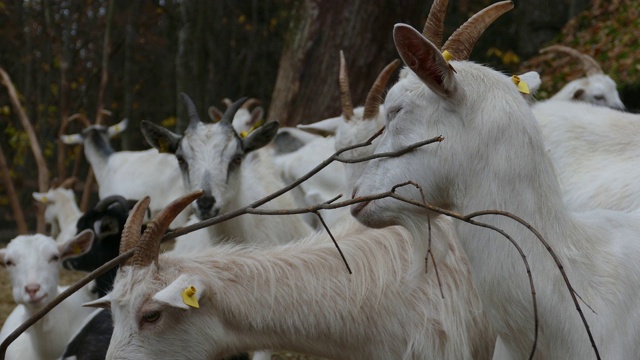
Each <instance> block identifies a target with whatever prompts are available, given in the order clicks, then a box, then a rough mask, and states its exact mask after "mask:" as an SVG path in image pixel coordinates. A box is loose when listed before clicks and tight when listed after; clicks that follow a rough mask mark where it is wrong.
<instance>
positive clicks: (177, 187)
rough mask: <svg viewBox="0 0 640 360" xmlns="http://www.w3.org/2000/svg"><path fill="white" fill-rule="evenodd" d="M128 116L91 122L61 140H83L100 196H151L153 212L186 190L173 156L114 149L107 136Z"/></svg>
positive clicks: (121, 127)
mask: <svg viewBox="0 0 640 360" xmlns="http://www.w3.org/2000/svg"><path fill="white" fill-rule="evenodd" d="M127 124H128V120H127V119H124V120H122V121H121V122H120V123H118V124H116V125H112V126H109V127H105V126H102V125H92V126H89V127H88V128H86V129H84V130H83V131H82V132H81V133H79V134H73V135H63V136H62V137H61V139H62V141H63V142H64V143H65V144H84V153H85V156H86V158H87V160H88V161H89V163H90V164H91V167H92V168H93V171H94V172H95V175H96V181H97V182H98V186H99V192H98V195H99V196H100V199H104V198H106V197H107V196H110V195H120V196H122V197H124V198H127V199H141V198H142V197H144V196H151V197H152V198H153V203H152V204H151V207H150V209H151V214H152V215H153V214H155V213H157V212H158V211H159V210H160V209H162V208H163V207H164V206H166V205H167V204H168V203H169V202H171V199H175V198H176V197H178V196H180V195H182V194H184V193H186V190H185V188H184V186H183V185H182V182H181V181H180V171H179V170H178V163H177V161H176V159H175V157H173V156H171V155H169V154H160V153H158V151H157V150H156V149H149V150H144V151H118V152H115V151H114V149H113V147H111V144H110V143H109V139H110V138H111V137H113V136H115V135H116V134H119V133H121V132H122V131H124V130H125V129H126V128H127ZM188 216H189V212H188V211H186V212H185V213H184V214H181V215H180V216H179V217H178V218H177V219H176V222H175V223H174V225H173V226H174V227H176V226H181V225H182V224H184V223H185V222H186V221H187V217H188Z"/></svg>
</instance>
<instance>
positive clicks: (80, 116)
mask: <svg viewBox="0 0 640 360" xmlns="http://www.w3.org/2000/svg"><path fill="white" fill-rule="evenodd" d="M76 120H77V121H80V123H82V127H83V128H88V127H89V126H91V122H90V121H89V119H87V116H86V115H84V114H80V113H76V114H73V115H71V116H69V117H68V118H67V121H66V124H65V125H67V124H69V123H71V122H72V121H76ZM65 129H66V126H65Z"/></svg>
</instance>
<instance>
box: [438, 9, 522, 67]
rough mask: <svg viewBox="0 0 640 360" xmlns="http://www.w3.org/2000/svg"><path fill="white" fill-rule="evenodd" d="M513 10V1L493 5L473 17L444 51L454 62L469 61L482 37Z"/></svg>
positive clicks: (448, 43) (447, 43) (455, 33)
mask: <svg viewBox="0 0 640 360" xmlns="http://www.w3.org/2000/svg"><path fill="white" fill-rule="evenodd" d="M511 9H513V1H511V0H508V1H501V2H497V3H495V4H492V5H490V6H488V7H486V8H484V9H483V10H481V11H479V12H478V13H476V14H475V15H473V16H472V17H471V18H470V19H469V20H467V21H466V22H465V23H464V24H462V26H460V27H459V28H458V29H457V30H456V31H455V32H454V33H453V35H451V37H449V40H447V42H446V43H444V46H443V47H442V50H449V52H450V53H451V55H452V57H453V59H454V60H468V59H469V56H470V55H471V50H473V46H474V45H475V44H476V41H478V39H479V38H480V35H482V33H483V32H484V31H485V30H486V29H487V28H488V27H489V25H491V24H492V23H493V22H494V21H496V19H497V18H499V17H500V16H501V15H502V14H504V13H506V12H507V11H509V10H511Z"/></svg>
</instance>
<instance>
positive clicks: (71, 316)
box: [0, 234, 93, 360]
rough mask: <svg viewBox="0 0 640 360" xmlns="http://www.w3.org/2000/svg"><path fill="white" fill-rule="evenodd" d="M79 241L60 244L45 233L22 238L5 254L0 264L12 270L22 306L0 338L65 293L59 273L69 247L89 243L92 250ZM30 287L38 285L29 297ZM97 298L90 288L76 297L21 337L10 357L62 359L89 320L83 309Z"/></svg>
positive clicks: (1, 254)
mask: <svg viewBox="0 0 640 360" xmlns="http://www.w3.org/2000/svg"><path fill="white" fill-rule="evenodd" d="M76 239H77V238H73V239H71V240H69V241H67V242H66V243H64V244H56V242H55V240H53V238H51V237H48V236H44V235H41V234H36V235H21V236H18V237H16V238H15V239H13V240H12V241H11V242H10V243H9V245H7V248H6V249H2V250H0V260H1V261H2V263H3V265H4V266H5V267H6V268H7V270H8V271H9V276H10V279H11V285H12V288H13V298H14V300H15V301H16V302H17V303H18V306H17V307H16V308H15V309H14V310H13V312H12V313H11V314H10V315H9V317H8V318H7V320H6V321H5V323H4V325H3V327H2V330H1V331H0V339H2V340H4V339H5V338H6V337H7V336H8V335H9V334H10V333H11V332H13V331H14V330H15V329H16V328H17V327H18V326H19V325H20V324H22V323H23V322H24V321H26V320H27V319H28V318H29V317H31V315H33V314H34V313H35V312H37V311H38V310H40V309H41V308H42V307H44V306H45V305H46V304H47V303H48V302H49V301H51V300H52V299H53V298H55V297H56V296H57V295H58V293H59V292H60V291H62V290H64V288H61V287H59V286H58V271H59V269H60V264H61V263H62V261H63V260H64V259H65V258H67V257H69V256H71V254H70V252H69V251H70V250H69V247H71V246H80V247H81V248H82V249H81V251H87V250H88V249H89V248H90V247H91V243H90V242H89V244H88V246H87V244H76ZM78 254H81V252H80V253H78ZM28 286H32V287H33V286H37V287H38V290H37V292H34V293H33V294H29V293H28V292H27V291H26V289H27V287H28ZM92 299H93V297H92V296H91V293H90V291H89V290H88V287H84V288H83V289H81V290H80V291H78V292H76V293H74V294H73V295H72V296H70V297H69V298H67V299H66V300H64V301H63V302H62V303H60V304H59V305H58V306H56V307H55V308H53V309H52V310H51V311H50V312H49V313H48V314H47V315H45V316H44V317H43V318H42V319H40V320H39V321H38V322H36V323H35V324H34V325H33V326H31V327H30V328H29V329H27V331H26V332H25V333H23V334H22V335H20V336H19V337H18V338H17V339H16V342H15V343H12V345H10V346H9V348H8V351H7V355H6V359H33V360H40V359H43V360H44V359H52V360H53V359H58V358H59V357H60V356H61V355H62V352H63V351H64V348H65V346H66V344H67V342H68V341H69V339H71V336H72V335H73V334H74V333H75V332H76V331H77V330H78V329H79V328H80V327H81V325H82V323H83V321H84V318H85V317H86V316H88V315H89V314H90V313H91V312H92V309H87V308H83V307H82V304H83V303H85V302H87V301H90V300H92Z"/></svg>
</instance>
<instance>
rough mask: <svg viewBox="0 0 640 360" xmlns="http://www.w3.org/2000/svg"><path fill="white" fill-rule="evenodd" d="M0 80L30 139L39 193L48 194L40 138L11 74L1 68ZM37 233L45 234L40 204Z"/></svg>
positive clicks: (42, 211)
mask: <svg viewBox="0 0 640 360" xmlns="http://www.w3.org/2000/svg"><path fill="white" fill-rule="evenodd" d="M0 80H1V81H2V83H3V84H4V85H5V86H6V87H7V91H8V92H9V98H10V99H11V104H12V105H13V108H14V109H15V111H16V113H17V114H18V118H19V119H20V123H22V126H23V127H24V130H25V132H26V133H27V136H28V137H29V144H30V145H31V152H33V157H34V158H35V160H36V164H37V166H38V191H40V192H47V191H48V190H49V169H48V168H47V163H46V161H45V159H44V156H42V149H41V148H40V143H38V136H37V135H36V132H35V130H34V129H33V126H31V122H30V121H29V118H28V117H27V114H26V113H25V112H24V110H23V109H22V104H21V103H20V100H19V99H18V94H17V92H16V88H15V87H14V86H13V83H12V82H11V78H10V77H9V74H7V73H6V72H5V71H4V69H3V68H2V67H0ZM36 231H37V232H39V233H41V234H44V232H45V223H44V206H43V205H41V204H40V203H38V216H37V227H36Z"/></svg>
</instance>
